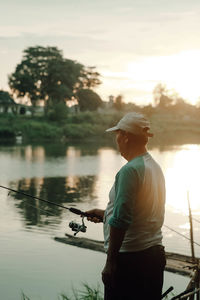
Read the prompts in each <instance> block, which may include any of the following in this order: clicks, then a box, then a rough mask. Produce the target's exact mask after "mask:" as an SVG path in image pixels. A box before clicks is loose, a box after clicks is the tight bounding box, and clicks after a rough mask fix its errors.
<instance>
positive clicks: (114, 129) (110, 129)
mask: <svg viewBox="0 0 200 300" xmlns="http://www.w3.org/2000/svg"><path fill="white" fill-rule="evenodd" d="M116 130H119V128H118V127H117V126H114V127H111V128H108V129H106V132H111V131H116Z"/></svg>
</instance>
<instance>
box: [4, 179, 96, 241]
mask: <svg viewBox="0 0 200 300" xmlns="http://www.w3.org/2000/svg"><path fill="white" fill-rule="evenodd" d="M0 188H3V189H5V190H8V191H10V192H14V193H18V194H21V195H24V196H26V197H29V198H32V199H37V200H39V201H42V202H46V203H48V204H52V205H55V206H58V207H61V208H64V209H67V210H69V211H70V212H71V213H74V214H76V215H79V216H81V217H82V224H78V223H75V222H74V221H71V222H70V223H69V227H70V228H71V229H72V231H75V233H74V235H77V233H78V232H80V231H81V232H86V228H87V226H85V223H84V217H96V218H98V219H99V221H102V219H101V218H100V217H99V216H96V215H95V214H88V213H86V212H84V211H82V210H80V209H77V208H74V207H67V206H64V205H61V204H58V203H55V202H53V201H49V200H46V199H42V198H39V197H36V196H33V195H30V194H27V193H24V192H22V191H17V190H14V189H11V188H8V187H6V186H3V185H0Z"/></svg>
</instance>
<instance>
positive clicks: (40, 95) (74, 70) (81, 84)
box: [9, 46, 101, 112]
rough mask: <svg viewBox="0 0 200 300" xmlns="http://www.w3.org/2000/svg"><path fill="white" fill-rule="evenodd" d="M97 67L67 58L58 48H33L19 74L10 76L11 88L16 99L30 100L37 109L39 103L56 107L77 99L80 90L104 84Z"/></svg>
mask: <svg viewBox="0 0 200 300" xmlns="http://www.w3.org/2000/svg"><path fill="white" fill-rule="evenodd" d="M98 77H99V73H98V72H96V71H95V70H94V67H85V66H84V65H82V64H80V63H78V62H76V61H73V60H70V59H65V58H64V57H63V54H62V51H61V50H59V49H58V48H57V47H42V46H36V47H29V48H27V49H25V50H24V56H23V58H22V61H21V63H19V64H18V65H17V67H16V69H15V71H14V72H13V73H12V74H11V75H10V76H9V86H10V89H11V91H12V93H13V94H14V95H15V96H16V97H25V96H26V97H27V98H28V99H30V101H31V104H32V106H33V108H34V107H35V106H36V104H37V102H38V101H43V102H44V104H45V107H46V110H45V111H46V112H48V108H49V107H51V108H53V107H54V106H55V105H56V104H58V103H60V102H66V101H67V100H71V99H72V98H73V97H76V93H77V91H79V90H80V89H85V88H93V87H95V86H97V85H98V84H100V83H101V82H100V80H99V79H98Z"/></svg>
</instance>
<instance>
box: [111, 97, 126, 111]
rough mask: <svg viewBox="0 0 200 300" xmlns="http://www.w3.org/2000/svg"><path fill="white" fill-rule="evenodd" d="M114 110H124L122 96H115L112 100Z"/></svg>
mask: <svg viewBox="0 0 200 300" xmlns="http://www.w3.org/2000/svg"><path fill="white" fill-rule="evenodd" d="M113 106H114V108H115V109H116V110H119V111H120V110H122V109H123V108H124V102H123V97H122V95H119V96H117V97H116V98H115V99H114V105H113Z"/></svg>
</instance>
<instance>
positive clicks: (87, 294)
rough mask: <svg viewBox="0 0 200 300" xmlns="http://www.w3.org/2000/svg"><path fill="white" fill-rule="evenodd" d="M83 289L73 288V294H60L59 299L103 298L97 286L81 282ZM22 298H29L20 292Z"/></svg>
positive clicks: (94, 299) (83, 299) (90, 299)
mask: <svg viewBox="0 0 200 300" xmlns="http://www.w3.org/2000/svg"><path fill="white" fill-rule="evenodd" d="M83 287H84V289H83V290H74V289H73V296H72V297H68V296H66V295H65V294H61V295H60V296H59V297H58V299H59V300H103V296H102V293H101V292H100V290H99V288H98V287H97V288H91V287H89V285H88V284H83ZM22 300H31V299H30V298H29V297H27V296H26V295H25V294H24V293H23V292H22Z"/></svg>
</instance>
